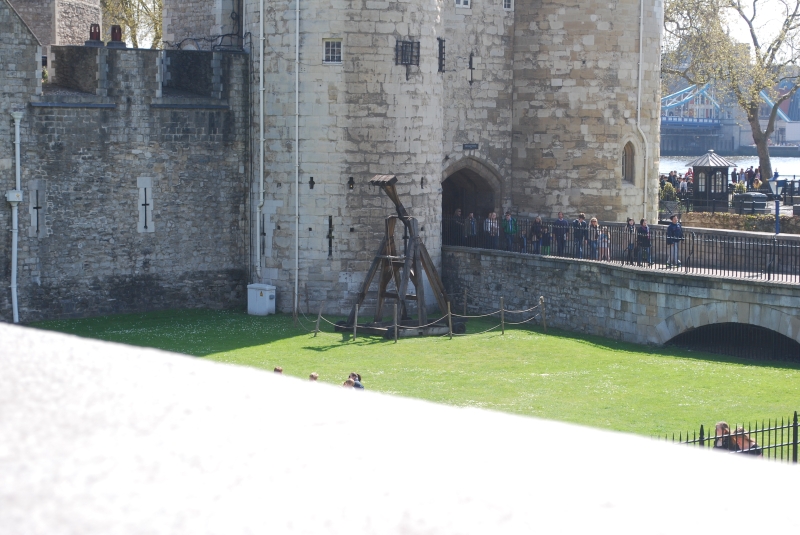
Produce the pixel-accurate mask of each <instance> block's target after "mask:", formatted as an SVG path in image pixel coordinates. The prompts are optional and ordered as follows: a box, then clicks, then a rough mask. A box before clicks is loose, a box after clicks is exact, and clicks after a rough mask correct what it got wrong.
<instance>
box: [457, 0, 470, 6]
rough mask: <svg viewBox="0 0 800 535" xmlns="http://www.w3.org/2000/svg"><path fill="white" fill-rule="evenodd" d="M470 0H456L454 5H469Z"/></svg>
mask: <svg viewBox="0 0 800 535" xmlns="http://www.w3.org/2000/svg"><path fill="white" fill-rule="evenodd" d="M469 3H470V0H456V7H469Z"/></svg>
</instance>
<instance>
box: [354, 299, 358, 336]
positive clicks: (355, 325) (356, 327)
mask: <svg viewBox="0 0 800 535" xmlns="http://www.w3.org/2000/svg"><path fill="white" fill-rule="evenodd" d="M357 330H358V305H356V314H355V316H353V342H355V341H356V331H357Z"/></svg>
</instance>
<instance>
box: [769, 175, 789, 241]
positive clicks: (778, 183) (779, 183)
mask: <svg viewBox="0 0 800 535" xmlns="http://www.w3.org/2000/svg"><path fill="white" fill-rule="evenodd" d="M768 182H769V189H771V190H772V194H773V195H774V196H775V234H780V233H781V206H780V197H781V192H782V191H783V187H784V186H785V185H786V181H785V180H778V179H777V178H776V179H774V180H769V181H768Z"/></svg>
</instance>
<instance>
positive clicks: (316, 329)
mask: <svg viewBox="0 0 800 535" xmlns="http://www.w3.org/2000/svg"><path fill="white" fill-rule="evenodd" d="M324 306H325V301H323V302H322V304H321V305H320V306H319V314H317V327H316V328H315V329H314V337H315V338H316V336H317V333H318V332H319V320H320V318H321V317H322V307H324Z"/></svg>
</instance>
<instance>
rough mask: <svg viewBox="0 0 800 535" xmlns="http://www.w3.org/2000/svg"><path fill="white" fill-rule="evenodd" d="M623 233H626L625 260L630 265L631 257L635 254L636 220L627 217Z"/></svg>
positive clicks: (631, 263) (631, 262)
mask: <svg viewBox="0 0 800 535" xmlns="http://www.w3.org/2000/svg"><path fill="white" fill-rule="evenodd" d="M625 233H626V234H627V235H628V248H627V260H628V263H629V264H630V265H633V262H634V260H633V259H634V257H635V256H636V255H635V253H636V222H635V221H634V220H633V218H632V217H629V218H628V221H627V223H626V224H625Z"/></svg>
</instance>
